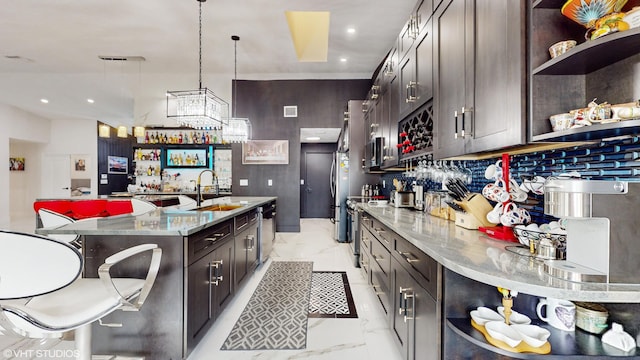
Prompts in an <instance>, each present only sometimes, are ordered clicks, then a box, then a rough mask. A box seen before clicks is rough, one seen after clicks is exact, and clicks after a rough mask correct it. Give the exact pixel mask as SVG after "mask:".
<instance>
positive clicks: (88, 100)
mask: <svg viewBox="0 0 640 360" xmlns="http://www.w3.org/2000/svg"><path fill="white" fill-rule="evenodd" d="M87 102H88V103H89V104H93V103H94V102H95V101H94V100H93V99H87Z"/></svg>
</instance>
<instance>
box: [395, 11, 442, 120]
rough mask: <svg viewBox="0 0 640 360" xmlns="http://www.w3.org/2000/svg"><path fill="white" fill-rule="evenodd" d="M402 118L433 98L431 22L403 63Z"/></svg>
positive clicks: (418, 37)
mask: <svg viewBox="0 0 640 360" xmlns="http://www.w3.org/2000/svg"><path fill="white" fill-rule="evenodd" d="M398 73H399V76H400V103H399V106H400V116H399V119H403V118H405V117H406V116H408V115H409V114H411V113H412V112H413V111H414V110H416V109H417V108H419V107H420V106H422V105H423V104H424V103H425V102H427V101H428V100H430V99H431V98H432V97H433V31H432V26H431V21H426V23H425V24H424V25H423V26H422V27H421V31H420V32H419V33H417V38H416V40H415V41H414V42H413V45H412V47H411V49H410V50H409V52H408V56H406V57H405V58H404V59H403V60H402V61H401V62H400V66H399V70H398Z"/></svg>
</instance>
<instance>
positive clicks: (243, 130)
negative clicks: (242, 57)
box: [222, 35, 251, 143]
mask: <svg viewBox="0 0 640 360" xmlns="http://www.w3.org/2000/svg"><path fill="white" fill-rule="evenodd" d="M231 40H233V43H234V45H233V51H234V62H233V80H234V81H233V117H232V118H229V122H228V123H227V124H225V125H222V139H223V140H224V141H225V142H229V143H237V142H246V141H247V140H250V139H251V122H250V121H249V119H247V118H238V117H236V103H237V102H238V97H237V91H236V88H237V82H238V41H239V40H240V37H239V36H238V35H231Z"/></svg>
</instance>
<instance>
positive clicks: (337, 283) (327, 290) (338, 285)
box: [309, 271, 358, 318]
mask: <svg viewBox="0 0 640 360" xmlns="http://www.w3.org/2000/svg"><path fill="white" fill-rule="evenodd" d="M309 317H310V318H357V317H358V314H357V313H356V306H355V303H354V302H353V296H352V295H351V288H350V287H349V280H348V279H347V273H346V272H330V271H315V272H314V273H313V275H312V276H311V296H310V299H309Z"/></svg>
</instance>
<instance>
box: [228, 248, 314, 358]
mask: <svg viewBox="0 0 640 360" xmlns="http://www.w3.org/2000/svg"><path fill="white" fill-rule="evenodd" d="M312 271H313V262H310V261H273V262H271V265H270V266H269V268H268V269H267V272H266V273H265V274H264V277H263V278H262V280H260V283H259V284H258V287H257V288H256V290H255V292H254V293H253V295H252V296H251V299H249V303H247V306H246V307H245V309H244V310H243V311H242V314H241V315H240V318H239V319H238V321H237V322H236V324H235V325H234V326H233V329H231V333H230V334H229V336H228V337H227V340H226V341H225V342H224V344H223V345H222V348H221V350H287V349H289V350H295V349H304V348H306V346H307V319H308V313H309V289H310V287H311V273H312Z"/></svg>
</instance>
